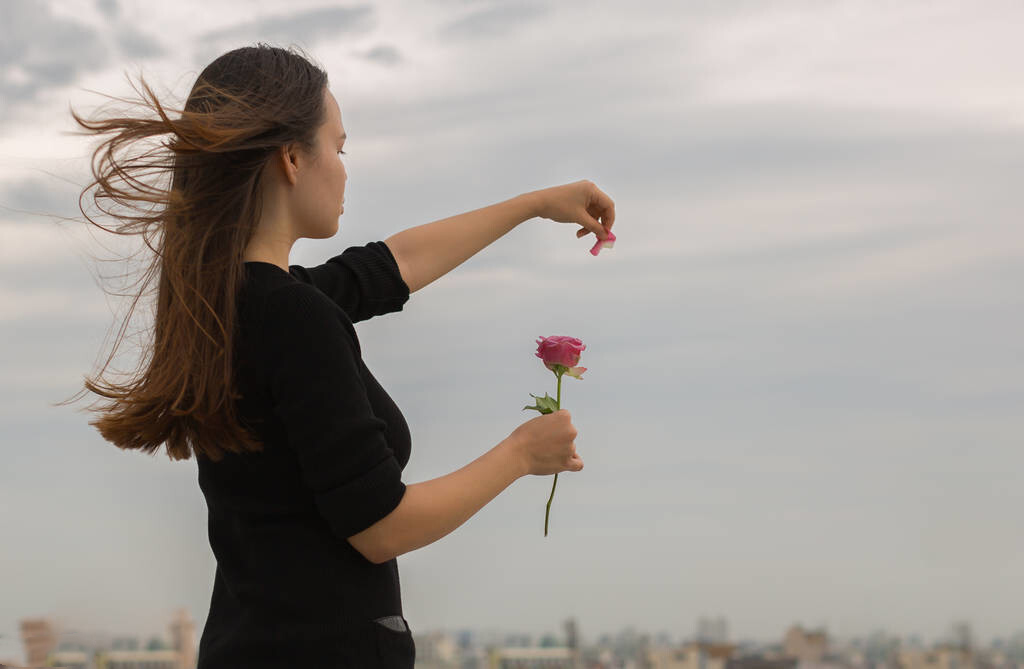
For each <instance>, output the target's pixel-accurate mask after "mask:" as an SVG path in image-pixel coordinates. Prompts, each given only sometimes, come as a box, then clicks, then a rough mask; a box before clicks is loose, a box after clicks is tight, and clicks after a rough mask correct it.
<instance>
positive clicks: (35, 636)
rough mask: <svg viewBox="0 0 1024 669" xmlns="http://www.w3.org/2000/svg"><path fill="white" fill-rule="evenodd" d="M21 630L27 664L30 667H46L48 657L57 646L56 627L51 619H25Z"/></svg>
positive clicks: (22, 621)
mask: <svg viewBox="0 0 1024 669" xmlns="http://www.w3.org/2000/svg"><path fill="white" fill-rule="evenodd" d="M20 628H21V643H22V646H24V648H25V663H26V664H27V665H28V666H30V667H43V666H46V656H47V655H48V654H49V653H50V652H51V651H52V650H53V649H54V648H55V647H56V646H57V628H56V625H54V623H53V621H52V620H50V619H49V618H24V619H22V620H21V621H20Z"/></svg>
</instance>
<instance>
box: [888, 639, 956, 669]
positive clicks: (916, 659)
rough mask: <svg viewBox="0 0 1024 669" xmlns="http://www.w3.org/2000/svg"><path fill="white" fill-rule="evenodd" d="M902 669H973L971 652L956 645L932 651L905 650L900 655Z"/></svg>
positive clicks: (947, 645)
mask: <svg viewBox="0 0 1024 669" xmlns="http://www.w3.org/2000/svg"><path fill="white" fill-rule="evenodd" d="M898 657H899V660H898V661H899V665H900V667H901V669H972V668H973V667H974V661H973V658H972V656H971V652H970V651H968V650H965V649H964V648H961V647H959V646H958V645H954V644H943V645H940V646H938V647H937V648H934V649H932V650H921V649H905V650H901V651H899V653H898Z"/></svg>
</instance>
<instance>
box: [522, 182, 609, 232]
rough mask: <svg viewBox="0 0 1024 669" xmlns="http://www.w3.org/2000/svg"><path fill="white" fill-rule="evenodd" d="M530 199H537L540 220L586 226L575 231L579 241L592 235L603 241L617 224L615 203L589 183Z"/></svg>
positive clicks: (538, 193)
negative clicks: (580, 238)
mask: <svg viewBox="0 0 1024 669" xmlns="http://www.w3.org/2000/svg"><path fill="white" fill-rule="evenodd" d="M530 196H531V197H533V198H534V199H535V212H536V215H537V216H539V217H541V218H547V219H550V220H552V221H557V222H559V223H576V224H578V225H581V226H583V227H581V228H580V229H579V230H577V231H576V237H583V236H584V235H587V234H589V233H591V232H593V233H594V234H595V235H597V238H598V239H600V240H602V241H603V240H604V239H605V238H606V237H607V236H608V231H609V230H611V229H612V225H613V224H614V223H615V203H614V202H613V201H612V199H611V198H610V197H608V196H607V195H606V194H605V193H604V191H602V190H601V189H600V188H598V187H597V186H595V185H594V183H593V182H592V181H589V180H587V179H584V180H582V181H577V182H576V183H571V184H565V185H564V186H553V187H551V188H544V189H541V190H535V191H532V192H531V193H530ZM598 219H600V222H599V221H598Z"/></svg>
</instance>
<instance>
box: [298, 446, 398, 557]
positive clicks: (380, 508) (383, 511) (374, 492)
mask: <svg viewBox="0 0 1024 669" xmlns="http://www.w3.org/2000/svg"><path fill="white" fill-rule="evenodd" d="M404 495H405V483H404V482H403V481H402V469H401V467H400V466H399V465H398V461H397V460H396V459H395V458H394V456H389V457H388V458H386V459H384V460H381V461H380V463H379V464H377V465H376V466H375V467H373V469H370V470H369V471H367V472H366V473H365V474H363V475H362V476H360V477H359V478H357V479H354V480H352V481H349V482H348V483H346V484H345V485H343V486H339V487H337V488H334V489H332V490H330V491H328V492H323V493H319V494H317V496H316V505H317V508H318V509H319V510H320V512H321V514H323V516H324V517H325V518H327V520H328V522H329V523H330V525H331V529H332V530H334V532H335V534H336V535H337V536H339V537H346V538H347V537H350V536H352V535H353V534H359V533H360V532H362V531H363V530H365V529H366V528H368V527H370V526H371V525H373V524H374V523H376V522H377V521H379V520H380V519H381V518H383V517H385V516H387V515H388V514H389V513H391V512H392V511H394V510H395V508H397V507H398V504H399V502H401V501H402V497H403V496H404Z"/></svg>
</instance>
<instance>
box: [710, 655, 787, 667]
mask: <svg viewBox="0 0 1024 669" xmlns="http://www.w3.org/2000/svg"><path fill="white" fill-rule="evenodd" d="M798 662H799V660H797V659H796V658H793V657H783V658H775V659H770V658H766V657H759V656H756V655H754V656H750V657H740V658H734V659H731V660H729V661H728V662H726V663H725V669H796V666H797V663H798Z"/></svg>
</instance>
